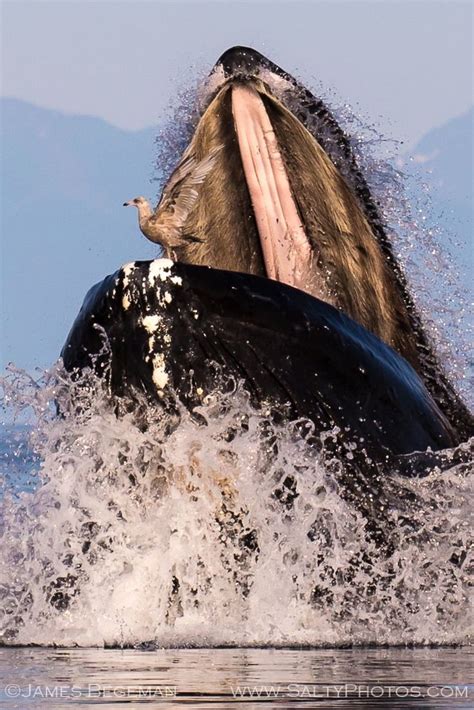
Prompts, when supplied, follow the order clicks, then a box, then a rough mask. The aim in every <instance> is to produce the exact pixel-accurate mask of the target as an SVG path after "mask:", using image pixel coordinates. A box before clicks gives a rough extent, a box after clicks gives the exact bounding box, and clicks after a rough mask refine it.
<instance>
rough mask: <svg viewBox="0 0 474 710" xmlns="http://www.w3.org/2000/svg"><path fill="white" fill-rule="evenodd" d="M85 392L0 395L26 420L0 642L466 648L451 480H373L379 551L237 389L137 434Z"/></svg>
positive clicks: (77, 388)
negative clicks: (382, 544)
mask: <svg viewBox="0 0 474 710" xmlns="http://www.w3.org/2000/svg"><path fill="white" fill-rule="evenodd" d="M84 378H85V379H83V380H82V381H80V382H77V381H76V382H71V381H70V380H69V379H68V378H67V377H66V376H65V374H64V373H62V372H61V370H60V369H58V370H57V371H55V372H54V373H52V374H51V373H50V374H49V375H48V376H47V377H46V379H45V381H44V382H43V383H41V385H40V386H37V385H34V386H33V385H32V383H31V381H30V380H29V379H28V377H27V376H26V375H24V376H21V373H18V372H16V373H15V375H14V377H13V378H12V377H11V376H10V377H9V378H7V381H5V382H4V388H5V390H6V392H7V396H8V397H9V398H13V399H14V400H15V401H16V402H17V403H18V402H21V403H22V404H23V405H27V406H29V407H30V409H32V410H33V412H34V417H36V423H35V427H34V429H33V431H32V434H31V437H30V446H31V448H32V449H34V451H35V452H36V455H37V456H38V457H39V459H40V461H41V464H40V466H39V470H38V473H37V476H38V481H37V486H36V488H35V490H33V491H31V490H30V491H28V490H26V491H19V490H18V489H16V490H15V489H14V488H12V487H9V488H8V487H7V490H6V491H5V493H4V500H3V514H2V526H1V536H2V540H1V556H2V564H1V565H0V570H1V572H0V575H1V577H0V594H1V598H2V609H3V612H2V614H3V615H2V618H1V620H0V631H1V634H2V639H3V641H4V642H5V643H15V644H18V643H21V644H24V643H38V644H53V643H54V644H59V645H71V644H79V645H84V646H90V645H100V646H101V645H103V644H105V645H137V644H142V643H153V644H158V645H161V646H167V645H182V644H186V645H210V646H212V645H223V644H224V645H225V644H231V645H235V644H237V645H271V646H274V645H301V644H309V645H329V644H336V645H341V644H347V643H392V644H393V643H461V642H464V641H466V639H467V638H468V634H469V630H468V629H467V628H466V619H467V603H468V601H467V589H466V587H467V579H466V574H467V569H468V565H469V559H468V525H467V522H468V511H469V496H468V487H467V471H466V470H465V467H463V466H452V467H451V468H449V469H448V470H447V471H444V472H441V471H440V470H437V469H434V470H433V471H432V472H431V473H430V475H429V476H428V477H426V478H423V479H419V480H407V479H404V478H402V477H400V476H398V475H397V473H396V471H394V472H393V475H392V476H388V477H387V479H386V484H385V490H384V494H385V496H386V498H387V501H388V508H389V509H388V511H387V519H388V521H389V522H390V524H393V526H394V529H395V530H396V531H397V533H396V535H395V537H396V544H395V545H394V546H393V547H392V548H391V550H390V552H387V550H380V549H378V547H377V545H376V544H375V543H374V541H372V540H371V539H370V536H368V535H367V530H366V521H365V520H364V518H363V516H362V515H361V514H360V513H359V512H358V511H357V510H356V509H355V508H354V507H353V506H351V505H350V504H349V503H348V502H347V501H346V500H345V498H344V496H343V495H342V491H341V490H340V487H339V484H338V482H337V478H336V477H335V476H334V471H333V470H332V471H331V472H330V471H329V470H328V469H327V467H326V466H324V465H323V463H322V461H321V459H320V457H319V454H318V453H317V450H316V449H315V447H314V445H313V444H312V443H311V437H310V433H311V428H310V427H301V426H300V424H301V422H295V423H292V424H290V425H288V424H286V425H277V424H275V423H274V422H272V421H270V419H269V418H268V416H267V413H265V412H264V411H259V410H255V409H253V408H252V407H251V405H250V403H249V401H248V398H247V396H246V394H245V392H244V391H243V390H242V389H241V388H240V387H237V389H236V391H235V392H234V393H233V394H232V395H231V396H230V395H228V394H227V395H218V394H216V395H214V396H213V397H211V398H210V399H209V401H208V402H207V403H206V404H205V405H203V406H202V407H201V408H200V409H199V411H198V412H197V413H196V414H198V416H196V415H191V414H189V413H188V412H185V411H183V412H181V413H180V416H179V421H176V420H174V421H173V422H170V420H169V419H168V418H167V416H166V415H165V414H164V413H163V412H160V411H159V410H154V409H148V418H147V421H146V422H144V421H143V419H142V418H141V419H140V424H139V425H137V422H136V418H135V417H134V415H133V414H132V413H128V414H125V415H123V416H120V417H117V416H116V414H115V413H114V410H113V408H111V406H110V397H109V394H108V393H107V392H106V391H105V390H104V389H103V387H102V386H101V384H100V383H98V382H96V381H94V379H93V378H92V377H91V376H90V375H87V374H86V375H84ZM53 401H56V402H59V406H60V409H61V412H62V415H61V416H60V417H58V416H56V415H55V414H54V413H53V410H52V406H51V405H52V403H53ZM303 432H304V433H303ZM328 435H330V432H328V433H326V434H325V435H324V436H328ZM324 436H323V438H324ZM308 437H310V438H308Z"/></svg>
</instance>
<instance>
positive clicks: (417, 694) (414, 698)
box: [0, 648, 474, 710]
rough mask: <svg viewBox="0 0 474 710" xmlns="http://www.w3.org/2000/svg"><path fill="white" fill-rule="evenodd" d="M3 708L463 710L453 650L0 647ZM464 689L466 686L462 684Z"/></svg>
mask: <svg viewBox="0 0 474 710" xmlns="http://www.w3.org/2000/svg"><path fill="white" fill-rule="evenodd" d="M0 676H1V677H0V702H1V703H2V707H7V708H20V709H23V708H28V707H31V708H50V707H55V708H56V707H58V708H59V707H72V706H74V705H77V706H78V707H81V708H84V709H86V708H100V709H101V710H106V709H108V708H111V709H112V708H116V709H118V708H121V707H134V708H135V707H160V708H170V709H171V708H176V707H199V708H203V709H205V708H225V707H231V708H235V709H236V710H237V709H238V708H245V709H246V710H250V709H252V708H259V709H261V708H269V707H279V708H286V707H291V708H321V710H325V709H329V708H334V710H346V709H347V708H373V709H374V710H375V709H376V708H387V707H389V708H403V709H406V708H416V710H423V709H424V708H458V707H459V708H469V707H471V708H472V707H473V703H474V686H473V685H472V681H473V657H472V652H468V651H467V650H464V651H463V652H460V651H459V650H456V649H451V648H443V649H398V648H390V649H346V650H334V649H332V650H330V649H327V650H321V649H320V650H287V649H286V650H285V649H282V650H275V649H242V648H240V649H233V648H232V649H231V648H229V649H179V650H178V649H175V650H172V649H170V650H153V651H149V650H148V651H147V650H116V649H113V650H104V649H45V648H43V649H38V648H21V649H12V648H9V649H7V648H3V649H0ZM469 683H471V685H469Z"/></svg>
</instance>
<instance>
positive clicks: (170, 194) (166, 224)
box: [123, 146, 222, 258]
mask: <svg viewBox="0 0 474 710" xmlns="http://www.w3.org/2000/svg"><path fill="white" fill-rule="evenodd" d="M221 148H222V146H217V147H216V148H214V149H213V150H212V151H210V153H209V154H208V155H207V156H206V157H205V158H204V159H203V160H200V161H197V160H196V158H195V157H194V155H186V154H185V156H184V159H183V160H182V161H181V163H180V164H179V165H178V167H177V168H176V169H175V170H174V172H173V173H172V174H171V177H170V179H169V180H168V182H167V184H166V186H165V188H164V190H163V193H162V195H161V199H160V201H159V203H158V205H157V207H156V209H155V211H153V210H152V208H151V205H150V203H149V202H148V200H147V199H145V197H135V198H134V199H133V200H130V201H129V202H124V203H123V206H124V207H136V208H137V210H138V224H139V226H140V229H141V231H142V233H143V234H144V235H145V237H146V238H147V239H149V240H150V241H151V242H155V243H156V244H160V245H161V246H162V247H163V248H164V250H165V252H166V256H167V257H170V258H174V257H175V253H174V250H175V249H177V248H179V247H183V246H187V245H189V243H190V242H197V241H201V239H199V238H198V237H194V236H192V235H189V234H184V232H183V230H184V226H185V224H186V220H187V219H188V216H189V214H190V213H191V211H192V209H193V207H194V206H195V204H196V201H197V198H198V196H199V186H200V185H202V184H203V182H204V181H205V180H206V178H207V176H208V174H209V172H210V171H211V169H212V167H213V165H214V162H215V159H216V155H217V153H218V152H219V151H220V150H221Z"/></svg>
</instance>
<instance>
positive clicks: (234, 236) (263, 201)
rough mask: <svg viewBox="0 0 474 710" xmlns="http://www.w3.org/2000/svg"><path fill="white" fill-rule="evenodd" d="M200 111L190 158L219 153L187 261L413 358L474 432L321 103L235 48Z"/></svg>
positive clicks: (218, 67) (185, 250)
mask: <svg viewBox="0 0 474 710" xmlns="http://www.w3.org/2000/svg"><path fill="white" fill-rule="evenodd" d="M201 103H202V110H201V112H200V117H199V120H198V121H197V123H196V125H195V129H194V133H193V135H192V138H191V141H190V144H189V145H188V147H187V150H186V155H189V152H191V153H192V154H194V156H195V157H196V159H197V160H201V159H203V158H205V157H206V156H207V155H208V154H209V152H210V151H212V150H214V149H219V150H218V153H217V157H216V160H215V163H214V165H213V168H212V170H211V172H210V173H209V174H208V176H207V178H206V181H205V182H204V183H203V184H202V185H201V186H200V189H199V196H198V199H197V202H196V204H195V207H194V209H193V211H192V212H191V213H190V215H189V218H188V220H187V222H186V224H185V232H186V233H188V234H189V235H193V236H194V237H197V239H194V240H190V241H189V243H188V244H187V245H186V246H184V247H182V248H180V249H177V250H176V255H177V258H178V260H180V261H184V262H188V263H191V264H202V265H206V266H210V267H213V268H215V269H226V270H230V271H238V272H243V273H248V274H255V275H257V276H264V277H267V278H270V279H276V280H278V281H281V282H284V283H287V284H289V285H291V286H294V287H296V288H298V289H300V290H302V291H306V292H307V293H309V294H311V295H312V296H316V297H317V298H319V299H321V300H324V301H327V302H329V303H331V304H332V305H333V306H335V307H336V308H338V309H339V310H341V311H343V312H344V313H345V314H346V315H348V316H350V317H351V318H353V319H354V320H355V321H357V322H358V323H359V324H360V325H362V326H363V327H364V328H366V329H367V330H368V331H370V332H372V333H374V334H375V335H377V336H378V337H379V338H380V339H381V340H383V341H384V342H385V343H387V344H388V345H390V346H392V347H393V348H394V349H395V350H396V351H398V353H400V354H401V355H402V356H403V357H405V358H406V359H407V360H408V361H409V362H410V363H411V365H412V366H413V367H414V368H415V370H416V371H417V372H418V373H419V375H420V376H421V377H422V379H423V381H424V382H425V384H426V386H427V387H428V389H429V390H430V392H431V393H432V395H433V396H434V398H435V400H436V401H437V402H438V404H439V405H440V407H441V408H442V409H443V410H445V411H448V413H449V416H450V418H451V420H453V421H454V419H455V418H456V419H457V420H460V418H461V419H462V418H464V419H466V421H467V419H468V418H469V417H468V413H467V410H466V409H465V407H464V405H463V404H462V402H461V401H460V400H459V398H458V396H457V394H456V393H455V392H454V390H453V388H452V386H451V385H450V383H449V382H448V381H447V379H446V377H445V375H444V373H443V368H442V367H441V366H440V364H439V362H438V360H437V358H436V355H435V353H434V351H433V348H432V347H431V343H430V342H429V339H428V338H427V337H426V334H425V332H424V328H423V325H422V323H421V320H420V317H419V316H418V313H417V310H416V308H415V305H414V302H413V299H412V298H411V295H410V293H409V290H408V286H407V282H406V279H405V276H404V274H403V271H402V269H401V268H400V266H399V264H398V262H397V259H396V258H395V256H394V253H393V251H392V246H391V242H390V239H389V237H388V235H387V233H386V230H385V228H384V225H383V223H382V220H381V219H380V217H379V213H378V209H377V206H376V204H375V202H374V200H373V199H372V196H371V193H370V190H369V187H368V185H367V182H366V181H365V179H364V176H363V174H362V172H361V170H360V169H359V167H358V165H357V161H356V159H355V156H354V153H353V151H352V148H351V143H350V140H349V138H348V136H347V135H346V134H345V133H344V131H343V130H342V129H341V128H340V126H339V125H338V123H337V121H336V119H335V118H334V116H333V115H332V114H331V112H330V111H329V109H328V108H327V106H326V105H325V104H324V103H323V101H321V100H320V99H318V98H317V97H315V96H314V95H313V94H312V93H311V92H310V91H308V89H306V88H305V87H304V86H302V85H301V84H300V83H299V82H298V81H297V80H296V79H294V78H293V77H292V76H291V75H289V74H287V73H286V72H285V71H283V70H282V69H280V67H278V66H277V65H275V64H273V62H271V61H270V60H268V59H267V58H266V57H264V56H262V55H261V54H259V52H256V51H255V50H253V49H249V48H245V47H234V48H232V49H229V50H228V51H227V52H225V53H224V54H223V55H222V56H221V57H220V59H219V60H218V61H217V63H216V64H215V66H214V68H213V70H212V72H211V74H210V76H209V78H208V81H207V84H206V86H205V87H204V88H203V90H202V91H201ZM453 402H454V403H455V404H454V405H452V403H453ZM451 405H452V406H451ZM455 410H456V412H455ZM460 411H462V414H461V415H460V414H459V412H460ZM466 430H467V429H466Z"/></svg>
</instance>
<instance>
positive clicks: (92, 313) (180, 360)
mask: <svg viewBox="0 0 474 710" xmlns="http://www.w3.org/2000/svg"><path fill="white" fill-rule="evenodd" d="M104 338H105V340H106V343H107V347H106V348H104ZM61 354H62V358H63V361H64V365H65V367H66V369H67V370H69V371H83V370H88V369H92V370H95V371H96V372H97V374H99V375H100V376H101V377H105V378H108V381H109V382H108V384H109V386H110V389H111V391H112V393H113V394H114V395H116V396H118V398H119V399H121V398H123V399H124V401H125V402H128V401H129V400H130V399H131V400H132V401H133V398H134V392H135V393H136V392H138V393H142V395H145V396H146V397H147V398H148V399H149V400H151V402H152V403H153V402H154V403H158V404H160V406H162V407H164V409H165V410H168V411H169V410H170V408H171V409H172V408H173V406H174V402H175V401H176V400H178V401H179V402H180V405H184V406H185V407H187V408H189V409H191V410H195V409H196V407H198V408H199V406H201V405H202V404H203V403H204V402H205V401H206V398H207V396H208V395H210V394H212V393H213V392H215V390H216V389H220V388H224V389H226V388H227V386H228V384H229V382H233V383H234V384H235V383H237V382H242V383H243V385H244V387H245V388H246V390H247V392H248V393H249V395H250V397H251V399H252V401H253V403H254V404H255V405H257V406H261V405H262V404H263V405H264V406H265V408H269V409H274V410H276V411H278V412H280V416H281V414H283V415H284V416H286V417H287V418H288V419H291V420H301V419H304V420H311V422H312V423H313V425H314V438H315V442H318V441H319V445H320V443H321V439H320V436H319V435H320V434H321V433H322V432H328V431H332V432H333V434H332V436H334V437H335V440H337V442H338V445H339V446H341V447H342V457H343V460H346V458H347V457H346V455H345V454H347V451H354V452H355V453H354V457H355V458H356V459H357V461H358V465H359V466H360V467H362V468H363V469H367V468H370V467H371V465H370V461H372V462H373V463H376V464H383V463H387V462H389V461H390V459H391V457H392V456H396V455H403V454H408V453H410V452H412V451H417V450H418V451H424V450H426V449H427V448H431V449H432V450H438V449H441V448H446V447H450V446H452V445H453V444H454V443H455V435H454V433H453V431H452V429H451V427H450V426H449V424H448V422H447V421H446V419H445V417H444V416H443V415H442V413H441V412H440V411H439V409H438V408H437V406H436V404H435V403H434V401H433V399H432V398H431V397H430V395H429V393H428V392H427V390H426V388H425V387H424V386H423V383H422V382H421V380H420V378H419V377H418V376H417V374H416V373H415V371H414V370H413V369H412V368H411V367H410V365H409V364H408V363H407V362H406V361H405V360H404V359H403V358H402V357H400V356H399V355H397V353H396V352H395V351H394V350H392V349H391V348H389V347H388V346H386V345H385V344H384V343H383V342H382V341H381V340H379V339H378V338H376V337H375V336H373V335H371V334H370V333H369V332H368V331H367V330H365V329H364V328H362V327H361V326H359V325H358V324H357V323H355V321H353V320H352V319H350V318H348V317H347V316H345V315H344V314H343V313H341V312H340V311H338V310H337V309H335V308H333V307H332V306H330V305H329V304H327V303H325V302H323V301H321V300H319V299H315V298H313V297H311V296H309V295H307V294H305V293H303V292H301V291H298V290H295V289H293V288H291V287H289V286H286V285H284V284H280V283H277V282H275V281H272V280H269V279H267V278H261V277H255V276H253V275H249V274H239V273H235V272H228V271H222V270H219V269H209V268H205V267H200V266H194V265H188V264H182V263H176V264H173V262H171V261H169V260H167V259H162V260H157V261H153V262H135V263H132V264H129V265H127V266H126V267H124V268H122V269H121V270H120V271H119V272H117V273H116V274H114V275H112V276H109V277H107V278H106V279H105V280H104V281H103V282H102V283H100V284H98V285H97V286H95V287H94V288H93V289H91V291H90V292H89V294H88V295H87V297H86V301H85V303H84V305H83V307H82V309H81V311H80V313H79V315H78V317H77V319H76V321H75V323H74V325H73V327H72V330H71V332H70V333H69V336H68V338H67V341H66V343H65V345H64V348H63V351H62V353H61ZM219 373H220V374H219ZM351 442H352V443H355V446H349V445H350V444H351ZM347 446H349V448H346V447H347ZM351 460H352V455H351Z"/></svg>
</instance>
